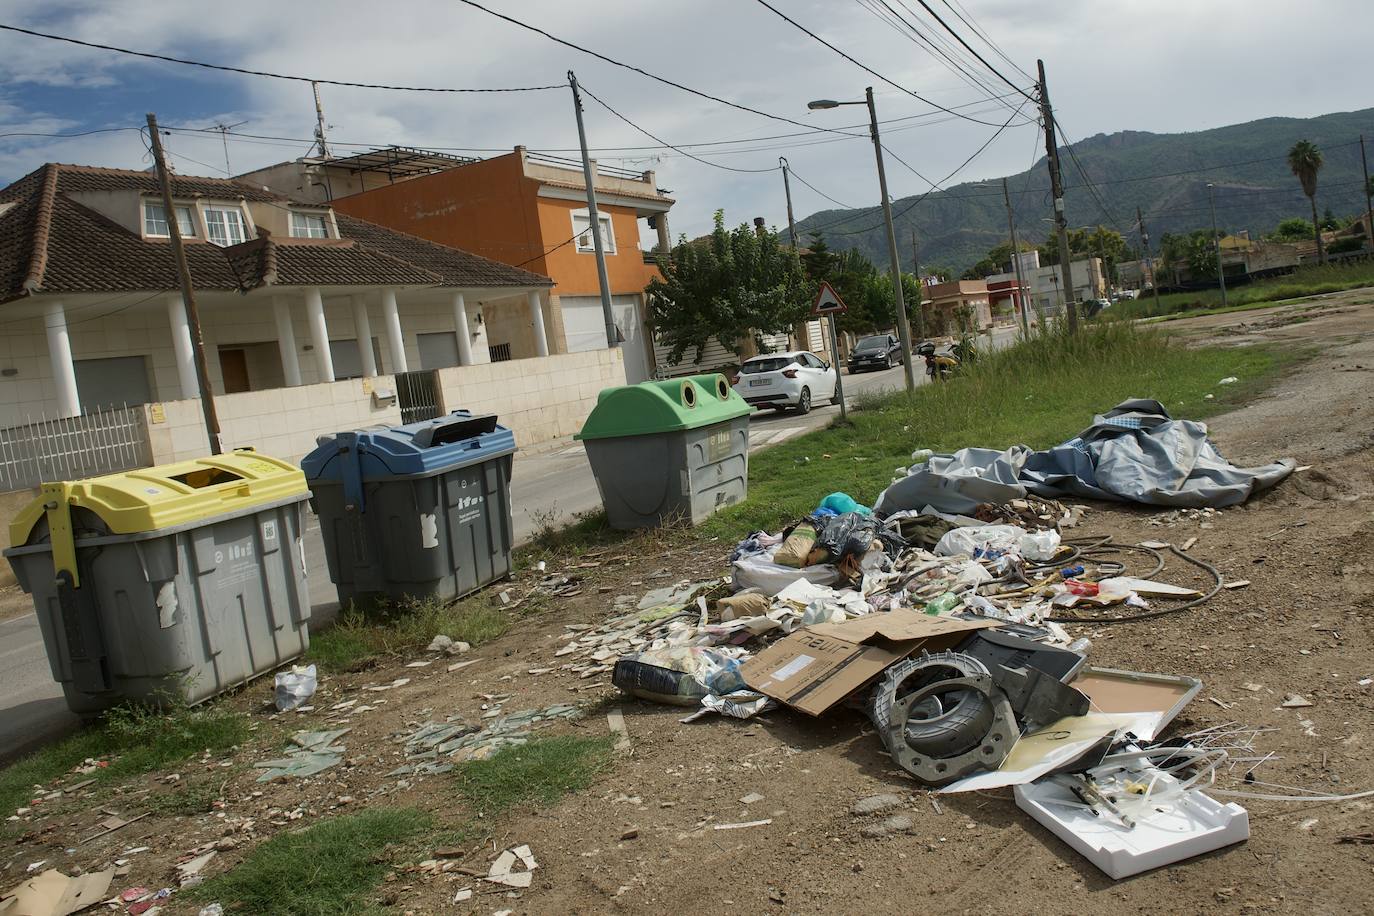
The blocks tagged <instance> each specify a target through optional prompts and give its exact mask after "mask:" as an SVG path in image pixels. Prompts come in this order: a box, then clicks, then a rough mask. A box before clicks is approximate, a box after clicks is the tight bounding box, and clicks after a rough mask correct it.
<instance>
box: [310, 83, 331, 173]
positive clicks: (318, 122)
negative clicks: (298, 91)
mask: <svg viewBox="0 0 1374 916" xmlns="http://www.w3.org/2000/svg"><path fill="white" fill-rule="evenodd" d="M310 88H311V89H312V90H314V92H315V145H316V146H318V147H319V148H320V158H321V159H328V158H329V144H328V143H327V142H326V141H325V138H324V105H322V104H320V84H319V83H317V82H315V81H314V80H311V81H310Z"/></svg>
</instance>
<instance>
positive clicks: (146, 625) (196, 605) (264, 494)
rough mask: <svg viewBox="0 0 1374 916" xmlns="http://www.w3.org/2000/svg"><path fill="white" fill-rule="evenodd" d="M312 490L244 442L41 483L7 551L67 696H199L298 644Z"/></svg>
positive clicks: (302, 636) (305, 615)
mask: <svg viewBox="0 0 1374 916" xmlns="http://www.w3.org/2000/svg"><path fill="white" fill-rule="evenodd" d="M309 496H310V493H309V491H308V490H307V489H306V487H305V476H304V475H303V474H302V473H301V471H300V469H299V468H297V467H296V466H295V465H293V464H290V463H289V462H286V461H281V460H279V459H276V458H270V457H268V456H266V455H261V454H258V453H257V452H254V451H252V450H250V449H240V450H236V451H234V452H232V453H230V454H227V455H215V456H212V457H208V458H197V459H194V460H192V461H183V462H178V463H176V464H167V465H161V466H158V467H154V468H144V469H140V470H134V471H126V472H124V473H121V474H110V475H107V476H104V477H94V478H90V479H88V480H80V481H67V482H61V483H45V484H43V486H42V488H41V491H40V495H39V497H38V498H37V499H36V500H34V501H33V502H32V503H30V504H29V505H28V506H27V507H26V508H25V509H23V510H22V511H21V512H20V513H19V515H18V516H16V517H15V519H14V521H13V523H12V524H11V525H10V543H11V544H13V545H15V546H13V547H11V548H9V549H8V550H6V551H5V556H6V557H7V558H8V559H9V561H10V565H11V566H12V567H13V568H14V572H15V576H16V577H17V578H18V580H19V584H20V586H21V587H22V588H23V589H24V591H26V592H28V593H29V594H31V595H32V596H33V603H34V609H35V611H36V612H37V617H38V626H39V630H40V631H41V632H42V634H43V643H44V645H45V647H46V648H47V652H48V661H49V663H50V664H51V666H52V673H53V679H54V680H56V681H57V682H58V683H59V684H61V685H62V690H63V693H64V694H65V695H66V699H67V705H68V706H70V707H71V708H72V710H73V711H74V712H77V713H83V714H86V713H95V712H99V711H100V710H102V709H105V708H108V707H110V706H113V705H115V704H117V703H120V702H123V701H126V700H132V701H147V702H157V703H162V704H166V703H187V704H193V703H198V702H200V701H202V700H205V699H208V698H209V697H212V696H214V695H215V694H217V693H220V692H221V691H223V690H225V689H227V688H229V687H233V686H235V685H237V684H241V683H243V682H244V681H247V680H249V679H251V678H253V677H254V676H256V675H259V674H264V673H266V672H268V671H271V670H273V669H274V668H277V667H278V666H280V665H282V664H284V663H285V662H288V661H290V660H291V659H293V658H296V657H297V656H299V655H300V654H301V653H303V652H304V651H305V650H306V648H307V647H308V646H309V642H310V636H309V628H308V621H309V619H310V597H309V594H308V592H307V590H306V579H305V566H304V554H303V552H302V549H301V531H302V522H303V520H304V515H305V512H304V510H305V501H306V499H307V498H308V497H309Z"/></svg>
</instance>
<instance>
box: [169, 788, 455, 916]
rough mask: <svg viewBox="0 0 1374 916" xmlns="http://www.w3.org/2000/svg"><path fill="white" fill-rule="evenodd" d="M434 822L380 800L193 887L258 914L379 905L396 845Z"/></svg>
mask: <svg viewBox="0 0 1374 916" xmlns="http://www.w3.org/2000/svg"><path fill="white" fill-rule="evenodd" d="M430 829H431V820H430V818H429V816H428V815H426V814H425V813H423V812H421V811H417V810H415V809H413V808H375V809H372V810H369V811H363V812H360V813H358V814H349V815H344V816H341V817H333V818H329V819H328V820H322V821H320V822H319V823H317V824H315V825H314V826H312V827H309V828H307V829H305V830H301V831H298V832H295V833H286V834H282V835H280V836H276V837H273V838H272V839H270V840H268V841H267V842H266V843H263V844H262V845H261V846H259V847H258V848H256V849H254V850H253V852H252V853H251V854H250V855H249V856H248V858H247V859H245V860H244V861H243V862H242V863H240V864H239V865H238V866H237V867H236V868H234V869H233V870H232V871H229V872H226V873H225V874H222V875H218V876H216V877H213V878H211V879H210V880H208V881H206V882H205V883H204V884H202V885H200V887H198V888H196V889H195V890H194V891H192V892H191V895H192V898H193V899H195V900H198V901H202V902H210V901H218V902H219V903H221V904H223V905H224V908H225V911H226V912H230V913H252V914H254V916H335V914H339V916H343V914H354V913H367V912H375V911H376V908H375V901H374V900H372V899H370V898H371V897H372V894H373V891H374V890H375V888H376V887H377V886H378V885H379V884H380V883H381V881H382V878H383V876H385V874H386V872H387V869H388V868H389V867H390V864H389V862H388V858H389V853H399V852H400V850H398V849H396V848H395V847H396V846H397V845H398V844H405V843H407V842H409V841H412V840H416V839H419V838H420V837H422V835H424V834H425V833H426V832H428V831H429V830H430Z"/></svg>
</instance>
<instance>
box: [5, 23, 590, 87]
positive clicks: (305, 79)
mask: <svg viewBox="0 0 1374 916" xmlns="http://www.w3.org/2000/svg"><path fill="white" fill-rule="evenodd" d="M0 29H3V30H5V31H7V32H18V33H19V34H21V35H29V36H32V37H34V38H46V39H48V40H49V41H62V42H66V43H67V44H73V45H80V46H81V47H83V48H94V49H96V50H100V51H113V52H115V53H117V54H127V55H129V56H131V57H142V58H146V59H148V60H158V61H162V62H164V63H169V64H181V65H182V66H186V67H201V68H203V69H206V70H222V71H224V72H226V73H239V74H243V75H244V76H265V77H270V78H271V79H278V80H293V81H295V82H298V83H319V84H320V85H321V86H348V87H352V88H355V89H387V90H391V91H394V92H542V91H544V90H546V89H564V88H566V87H567V85H568V84H567V83H553V84H551V85H548V86H504V87H496V88H481V89H474V88H461V89H459V88H451V87H446V86H391V85H386V84H383V83H360V82H354V81H352V80H330V79H321V78H318V77H310V76H294V75H291V74H286V73H272V72H270V71H267V70H249V69H246V68H244V67H231V66H228V65H225V64H208V63H205V62H204V61H198V60H187V59H185V58H181V57H169V56H168V55H166V54H153V53H151V52H149V51H132V50H130V49H128V48H118V47H115V46H114V45H105V44H100V43H98V42H94V41H82V40H81V39H79V38H71V37H69V36H66V35H53V34H50V33H48V32H36V31H34V30H33V29H23V28H20V27H19V26H16V25H5V24H3V23H0Z"/></svg>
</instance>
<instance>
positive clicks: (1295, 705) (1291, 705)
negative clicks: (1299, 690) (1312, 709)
mask: <svg viewBox="0 0 1374 916" xmlns="http://www.w3.org/2000/svg"><path fill="white" fill-rule="evenodd" d="M1279 705H1280V706H1281V707H1283V708H1284V709H1304V708H1306V707H1308V706H1314V705H1316V704H1314V703H1313V702H1312V701H1311V700H1309V699H1307V698H1306V697H1304V696H1302V695H1301V694H1296V693H1290V694H1288V695H1287V696H1285V697H1284V698H1283V702H1282V703H1280V704H1279Z"/></svg>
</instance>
